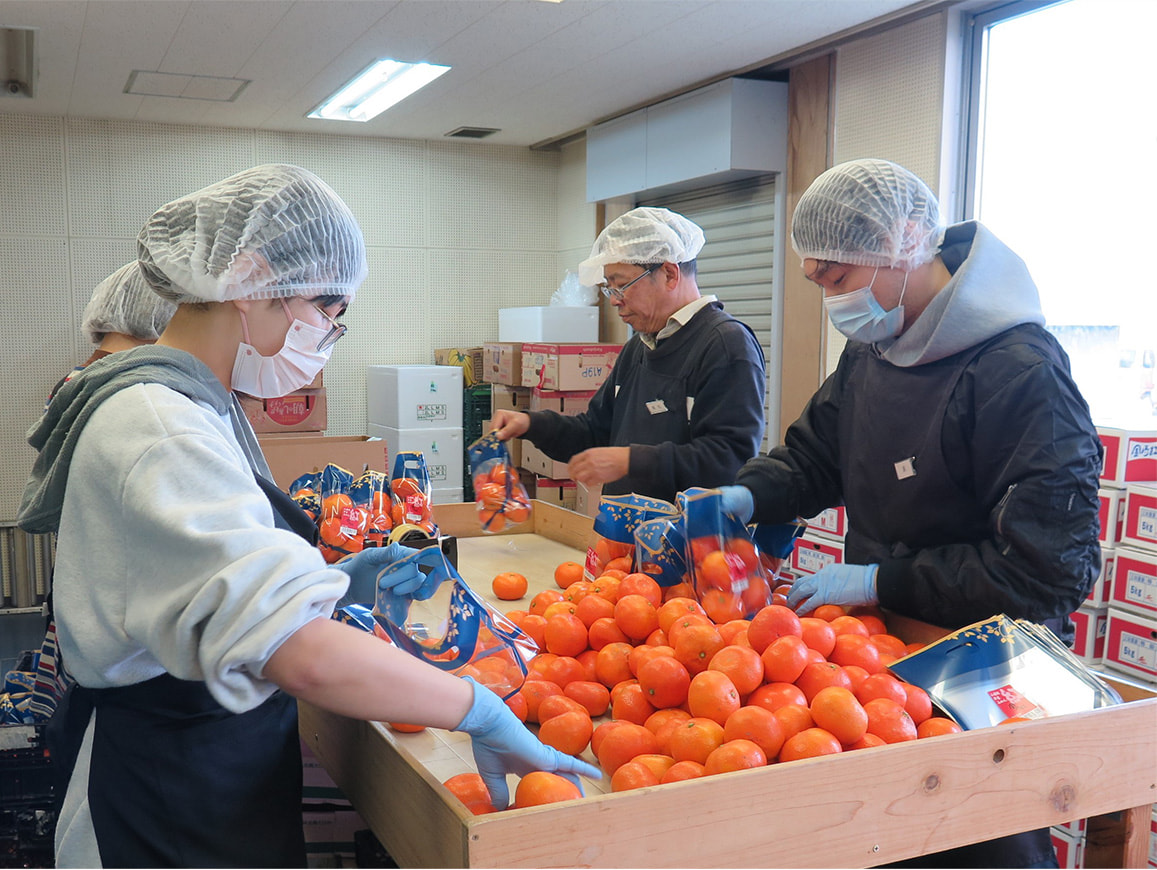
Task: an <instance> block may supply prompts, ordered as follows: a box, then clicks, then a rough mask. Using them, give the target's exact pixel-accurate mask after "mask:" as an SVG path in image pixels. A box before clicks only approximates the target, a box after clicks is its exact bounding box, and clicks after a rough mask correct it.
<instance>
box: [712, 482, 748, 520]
mask: <svg viewBox="0 0 1157 870" xmlns="http://www.w3.org/2000/svg"><path fill="white" fill-rule="evenodd" d="M719 496H720V497H719V507H720V508H721V509H722V510H723V512H724V513H725V514H731V515H732V516H733V517H735V518H736V519H737V520H739V521H740V522H741V523H743V524H744V525H747V523H749V522H750V521H751V515H752V514H754V513H755V499H754V498H752V495H751V490H750V489H748V488H747V487H746V486H721V487H719Z"/></svg>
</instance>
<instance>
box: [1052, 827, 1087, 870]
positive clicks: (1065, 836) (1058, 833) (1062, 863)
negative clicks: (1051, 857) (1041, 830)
mask: <svg viewBox="0 0 1157 870" xmlns="http://www.w3.org/2000/svg"><path fill="white" fill-rule="evenodd" d="M1049 836H1050V837H1052V841H1053V851H1054V852H1056V853H1057V867H1064V868H1081V867H1084V866H1085V835H1084V834H1074V833H1073V832H1072V831H1069V830H1067V829H1065V828H1062V827H1059V826H1054V827H1052V828H1049Z"/></svg>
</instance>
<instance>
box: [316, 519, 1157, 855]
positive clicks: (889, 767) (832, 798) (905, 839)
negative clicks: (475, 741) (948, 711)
mask: <svg viewBox="0 0 1157 870" xmlns="http://www.w3.org/2000/svg"><path fill="white" fill-rule="evenodd" d="M435 518H436V520H437V522H438V523H439V526H440V527H441V528H442V529H443V530H444V531H445V532H446V533H448V534H453V535H455V536H457V537H458V538H459V568H460V572H461V573H462V575H463V577H464V578H465V579H466V580H467V581H468V582H470V584H471V586H473V587H474V588H475V589H477V590H478V591H480V592H482V593H483V594H484V595H485V596H486V597H487V598H488V599H489V600H492V601H493V599H492V598H491V597H490V594H489V593H490V579H491V578H492V577H493V575H494V574H496V573H498V571H503V570H517V571H521V572H522V573H524V574H526V576H527V577H528V579H529V580H530V583H531V588H530V592H529V593H528V598H527V599H526V600H527V601H529V596H530V595H533V594H534V593H535V592H536V591H538V590H539V589H544V588H550V587H551V586H553V585H554V581H553V570H554V566H555V565H557V564H558V563H559V562H560V561H564V560H565V559H574V560H575V561H582V556H583V553H584V552H585V547H586V542H587V539H588V536H589V534H590V530H591V525H592V521H591V519H590V518H589V517H585V516H581V515H579V514H575V513H572V512H570V511H566V510H563V509H562V508H558V507H555V506H554V505H549V504H545V503H541V502H537V501H536V502H535V503H534V511H533V514H532V517H531V520H529V521H528V522H527V523H524V524H522V525H521V526H518V527H515V528H514V529H512V530H511V532H510V533H509V534H503V535H487V536H480V533H479V531H478V524H477V520H476V518H475V514H474V507H473V505H440V506H438V507H437V508H436V517H435ZM514 606H518V605H517V603H515V602H504V603H502V607H503V608H504V609H507V610H509V609H512V608H513V607H514ZM889 628H890V630H892V631H893V632H894V633H897V634H899V635H900V636H901V637H904V638H905V639H910V640H928V639H931V638H933V637H936V636H939V633H942V632H937V630H936V629H934V628H933V627H931V626H927V625H925V624H923V623H917V622H913V621H911V620H903V619H896V620H894V621H892V620H890V621H889ZM1111 682H1113V684H1114V685H1115V687H1116V688H1117V689H1118V691H1120V692H1121V694H1122V696H1123V697H1124V698H1125V699H1126V701H1127V703H1125V704H1122V705H1120V706H1117V707H1110V708H1104V709H1101V710H1093V711H1090V712H1087V713H1078V714H1072V715H1068V716H1059V717H1055V718H1050V719H1042V720H1039V721H1036V722H1026V723H1023V724H1018V725H1013V726H1004V727H1001V728H986V729H982V730H977V731H971V732H965V733H963V734H956V735H949V736H946V737H940V738H936V739H930V740H919V741H912V742H909V743H904V744H895V745H890V746H883V747H879V748H875V749H866V750H860V751H858V752H854V753H848V754H846V755H839V756H831V757H826V758H816V759H807V760H802V761H796V762H792V763H790V764H776V765H771V766H769V767H765V768H760V769H758V770H748V771H738V772H735V773H728V774H722V775H718V776H713V777H705V778H702V779H697V780H690V781H687V782H681V783H675V784H671V785H664V786H656V787H651V788H645V789H639V790H635V791H629V792H621V793H617V794H612V793H609V786H608V784H607V782H606V781H605V780H604V781H602V782H590V781H584V787H585V791H586V794H587V797H586V798H585V799H583V800H581V801H570V802H567V803H563V804H552V805H550V806H545V807H529V808H526V809H519V810H508V811H506V812H502V813H495V814H491V815H486V816H473V815H471V814H469V812H467V811H466V810H465V809H464V808H462V807H461V806H460V805H459V804H458V802H457V801H456V800H453V799H452V798H451V796H450V794H449V792H448V791H446V789H445V788H443V787H442V785H441V782H442V781H443V780H445V779H446V778H448V777H449V776H451V775H453V774H454V773H461V772H464V771H467V770H472V769H473V765H472V761H471V758H470V751H469V738H468V737H466V736H465V735H460V734H455V733H451V732H445V731H437V730H427V731H425V732H422V733H419V734H396V733H394V732H392V731H390V730H389V729H388V728H387V727H386V726H384V725H382V724H380V723H371V722H360V721H356V720H352V719H347V718H344V717H341V716H337V715H334V714H331V713H328V712H325V711H322V710H320V709H318V708H316V707H312V706H310V705H307V704H301V705H300V709H301V733H302V737H303V738H305V740H306V741H307V742H308V743H309V745H310V746H311V747H312V748H313V751H314V752H315V753H316V754H317V756H318V758H319V759H320V760H321V762H322V764H323V765H324V766H325V767H326V769H327V770H328V771H329V773H330V775H331V776H332V777H333V778H334V780H335V781H336V782H337V783H338V785H339V786H340V787H341V788H342V789H343V791H345V793H346V794H347V796H348V797H349V798H350V800H351V801H352V802H353V804H354V806H355V807H356V808H357V809H358V811H359V812H360V813H361V815H362V817H363V818H364V819H365V820H366V822H367V823H368V824H369V825H370V826H371V827H372V828H373V830H374V833H375V834H376V835H377V837H378V838H379V839H380V840H381V842H382V843H383V845H385V847H386V849H387V850H388V851H389V853H390V854H391V855H392V856H393V857H394V859H395V860H396V861H397V862H398V863H399V865H400V866H405V867H411V866H412V867H586V866H590V867H687V866H699V867H744V866H782V867H868V866H872V865H876V864H882V863H886V862H889V861H897V860H900V859H903V858H910V857H912V856H915V855H921V854H926V853H928V852H936V851H940V850H943V849H948V848H952V847H954V846H959V845H964V844H966V843H972V842H977V841H981V840H987V839H991V838H993V837H997V836H1002V835H1005V834H1011V833H1015V832H1017V831H1025V830H1031V829H1034V828H1043V827H1048V826H1050V825H1056V824H1060V823H1063V822H1068V821H1071V820H1073V819H1080V818H1086V817H1091V816H1099V815H1103V814H1107V813H1114V812H1117V811H1121V810H1127V811H1128V812H1126V813H1125V814H1124V816H1123V822H1124V824H1123V827H1124V832H1123V834H1122V835H1121V836H1120V837H1119V838H1118V840H1119V842H1120V844H1121V846H1120V850H1116V849H1114V851H1115V852H1116V854H1114V855H1111V856H1109V857H1107V858H1105V859H1104V860H1105V861H1106V863H1105V864H1104V866H1118V867H1143V866H1145V865H1146V862H1147V848H1148V834H1149V819H1150V805H1151V804H1153V803H1154V802H1155V801H1157V695H1155V694H1154V693H1153V692H1150V691H1148V690H1146V689H1144V688H1142V687H1140V686H1136V685H1134V684H1131V683H1125V682H1118V681H1116V680H1111ZM586 757H587V758H588V759H590V758H591V756H590V751H589V749H588V750H587V753H586ZM512 782H513V779H512ZM1115 842H1116V841H1115ZM1114 845H1115V843H1114ZM1088 866H1093V865H1091V864H1090V865H1088Z"/></svg>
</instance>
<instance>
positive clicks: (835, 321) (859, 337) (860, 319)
mask: <svg viewBox="0 0 1157 870" xmlns="http://www.w3.org/2000/svg"><path fill="white" fill-rule="evenodd" d="M879 273H880V269H879V267H877V268H876V271H875V272H873V273H872V280H871V283H869V284H868V286H867V287H861V288H860V289H859V290H853V291H852V292H851V293H843V294H841V295H839V296H831V297H825V298H824V308H826V309H827V312H828V317H830V318H831V320H832V325H833V326H834V327H835V328H836V329H838V330H839V331H840V332H842V333H843V334H844V335H846V336H847V337H848V338H850V339H852V340H853V341H862V342H865V343H867V344H871V343H872V342H877V341H883V340H884V339H887V338H894V337H895V336H897V335H899V334H900V331H901V330H902V329H903V328H904V305H903V304H902V303H903V301H904V291H906V290H907V289H908V273H907V272H905V273H904V286H903V287H902V288H901V290H900V301H899V302H898V303H897V304H896V307H895V308H893V309H892V310H891V311H885V310H884V307H883V306H882V305H880V303H879V302H878V301H877V299H876V297H875V296H874V295H873V294H872V285H873V284H875V283H876V275H878V274H879Z"/></svg>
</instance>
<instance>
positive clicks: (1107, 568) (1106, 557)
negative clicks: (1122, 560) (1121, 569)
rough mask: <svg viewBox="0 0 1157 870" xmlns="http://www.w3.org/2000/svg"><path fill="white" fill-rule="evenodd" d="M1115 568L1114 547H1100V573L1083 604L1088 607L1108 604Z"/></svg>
mask: <svg viewBox="0 0 1157 870" xmlns="http://www.w3.org/2000/svg"><path fill="white" fill-rule="evenodd" d="M1116 567H1117V550H1116V549H1115V548H1114V547H1101V572H1100V573H1099V574H1097V579H1096V580H1095V581H1093V588H1092V589H1090V590H1089V594H1088V596H1086V598H1085V601H1084V604H1086V605H1088V606H1089V607H1101V606H1102V605H1105V604H1108V603H1109V597H1110V595H1112V591H1113V572H1114V571H1115V570H1116Z"/></svg>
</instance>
